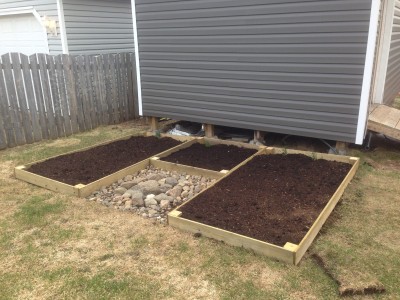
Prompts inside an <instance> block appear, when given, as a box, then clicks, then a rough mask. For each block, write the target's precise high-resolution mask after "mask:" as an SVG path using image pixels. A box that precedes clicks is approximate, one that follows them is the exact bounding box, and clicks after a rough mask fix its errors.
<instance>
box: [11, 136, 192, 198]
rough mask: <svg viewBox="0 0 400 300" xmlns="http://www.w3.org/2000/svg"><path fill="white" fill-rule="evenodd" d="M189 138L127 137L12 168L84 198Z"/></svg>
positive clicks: (25, 177)
mask: <svg viewBox="0 0 400 300" xmlns="http://www.w3.org/2000/svg"><path fill="white" fill-rule="evenodd" d="M190 140H192V138H190V137H172V136H168V137H163V138H157V137H154V136H132V135H130V136H127V137H123V138H120V139H116V140H113V141H108V142H105V143H101V144H97V145H94V146H91V147H87V148H84V149H81V150H77V151H71V152H68V153H66V154H62V155H57V156H54V157H51V158H47V159H44V160H40V161H36V162H33V163H30V164H26V165H23V166H18V167H16V168H15V169H14V173H15V177H16V178H18V179H20V180H24V181H26V182H28V183H32V184H34V185H37V186H40V187H43V188H46V189H49V190H52V191H55V192H61V193H65V194H70V195H76V196H78V197H86V196H88V195H90V194H91V193H92V192H94V191H96V190H98V189H100V188H101V187H103V186H107V185H109V184H111V183H113V182H115V181H117V180H119V179H121V178H123V177H124V176H126V175H129V174H132V173H134V172H136V171H138V170H141V169H143V168H146V167H147V166H148V165H149V164H150V160H149V159H150V158H151V157H153V156H155V155H157V156H160V155H163V153H168V150H170V149H175V148H176V149H178V148H179V147H182V146H184V145H185V142H187V141H190Z"/></svg>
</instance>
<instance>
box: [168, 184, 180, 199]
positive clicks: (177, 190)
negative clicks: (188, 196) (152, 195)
mask: <svg viewBox="0 0 400 300" xmlns="http://www.w3.org/2000/svg"><path fill="white" fill-rule="evenodd" d="M181 193H182V187H181V186H180V185H177V186H175V187H174V188H173V189H172V190H170V191H169V194H170V196H172V197H174V198H176V197H179V196H180V195H181Z"/></svg>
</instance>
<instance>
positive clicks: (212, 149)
mask: <svg viewBox="0 0 400 300" xmlns="http://www.w3.org/2000/svg"><path fill="white" fill-rule="evenodd" d="M256 152H257V150H255V149H247V148H240V147H236V146H232V145H212V146H207V145H203V144H200V143H195V144H193V145H192V146H190V147H188V148H185V149H182V150H179V151H178V152H175V153H172V154H171V155H169V156H167V157H163V158H162V159H161V160H164V161H169V162H172V163H177V164H181V165H187V166H192V167H197V168H203V169H208V170H214V171H221V170H230V169H232V168H234V167H236V166H237V165H238V164H240V163H241V162H243V161H244V160H246V159H247V158H249V157H250V156H252V155H253V154H255V153H256Z"/></svg>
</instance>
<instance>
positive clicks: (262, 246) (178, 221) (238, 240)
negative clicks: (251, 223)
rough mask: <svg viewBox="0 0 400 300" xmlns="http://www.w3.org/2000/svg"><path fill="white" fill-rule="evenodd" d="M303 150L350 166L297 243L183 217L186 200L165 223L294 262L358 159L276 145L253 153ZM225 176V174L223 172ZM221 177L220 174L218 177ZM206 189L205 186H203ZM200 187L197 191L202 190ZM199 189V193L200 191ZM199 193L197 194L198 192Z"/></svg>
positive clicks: (307, 246)
mask: <svg viewBox="0 0 400 300" xmlns="http://www.w3.org/2000/svg"><path fill="white" fill-rule="evenodd" d="M283 153H287V154H304V155H307V156H311V157H313V158H314V159H325V160H332V161H339V162H345V163H349V164H351V165H352V166H353V167H352V168H351V169H350V171H349V173H348V174H347V175H346V177H345V179H344V180H343V181H342V183H341V184H340V186H339V187H338V188H337V190H336V192H335V193H334V194H333V196H332V197H331V199H330V200H329V202H328V204H327V205H326V206H325V208H324V209H323V210H322V212H321V213H320V215H319V216H318V218H317V219H316V221H315V222H314V224H313V225H312V227H311V228H310V230H309V231H308V232H307V234H306V235H305V236H304V238H303V240H302V241H301V242H300V244H298V245H296V244H292V243H286V244H285V245H284V246H283V247H280V246H277V245H274V244H270V243H267V242H263V241H260V240H257V239H254V238H250V237H247V236H244V235H240V234H236V233H233V232H230V231H227V230H223V229H219V228H216V227H213V226H209V225H205V224H202V223H199V222H195V221H191V220H188V219H184V218H182V217H181V215H182V212H181V211H180V210H179V209H180V208H181V207H182V206H184V205H185V204H187V203H188V202H186V203H184V204H182V205H180V206H178V207H177V208H176V209H175V210H173V211H172V212H170V213H169V214H168V223H169V225H171V226H173V227H176V228H179V229H182V230H185V231H189V232H192V233H201V234H202V235H204V236H206V237H209V238H213V239H216V240H219V241H223V242H225V243H227V244H229V245H233V246H239V247H244V248H247V249H251V250H253V251H254V252H256V253H259V254H263V255H266V256H269V257H272V258H276V259H278V260H281V261H284V262H287V263H290V264H294V265H297V264H298V263H299V262H300V260H301V258H302V257H303V256H304V254H305V252H306V251H307V249H308V248H309V247H310V245H311V243H312V242H313V240H314V239H315V237H316V236H317V234H318V232H319V231H320V229H321V228H322V226H323V225H324V223H325V221H326V220H327V219H328V217H329V215H330V214H331V212H332V211H333V209H334V208H335V206H336V204H337V203H338V202H339V200H340V198H341V196H342V194H343V192H344V190H345V188H346V187H347V185H348V184H349V182H350V181H351V180H352V178H353V177H354V175H355V173H356V172H357V169H358V167H359V164H360V160H359V158H357V157H348V156H339V155H331V154H322V153H312V152H307V151H296V150H286V149H279V148H271V147H269V148H264V149H261V150H260V151H259V152H258V153H256V154H255V155H274V154H283ZM255 155H253V156H252V157H250V158H249V159H247V160H245V161H244V162H243V163H241V164H239V165H238V166H236V167H235V168H233V169H232V170H230V171H229V172H228V173H227V174H226V176H229V174H231V173H232V172H234V171H235V170H237V169H238V168H239V167H241V166H242V165H244V164H246V163H247V162H248V161H250V160H251V159H252V158H253V157H254V156H255ZM224 177H225V176H224ZM220 180H222V178H221V179H220ZM220 180H218V181H217V182H216V183H214V184H213V185H212V186H210V187H209V189H211V188H213V186H214V185H215V184H217V183H218V182H219V181H220ZM206 190H207V189H206ZM206 190H203V191H202V192H201V193H203V192H205V191H206ZM201 193H200V194H201ZM200 194H199V195H200ZM199 195H197V196H196V197H194V198H192V199H191V200H189V202H190V201H194V200H195V199H196V198H197V197H198V196H199Z"/></svg>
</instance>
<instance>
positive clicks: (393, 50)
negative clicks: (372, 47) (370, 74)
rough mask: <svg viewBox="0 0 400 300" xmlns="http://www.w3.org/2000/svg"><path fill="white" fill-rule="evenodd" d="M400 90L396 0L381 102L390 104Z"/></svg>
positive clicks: (399, 28)
mask: <svg viewBox="0 0 400 300" xmlns="http://www.w3.org/2000/svg"><path fill="white" fill-rule="evenodd" d="M399 92H400V0H396V6H395V10H394V19H393V32H392V39H391V43H390V53H389V62H388V69H387V74H386V81H385V92H384V97H383V102H384V103H385V104H388V105H391V104H392V103H393V101H394V99H395V98H396V96H397V94H398V93H399Z"/></svg>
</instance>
